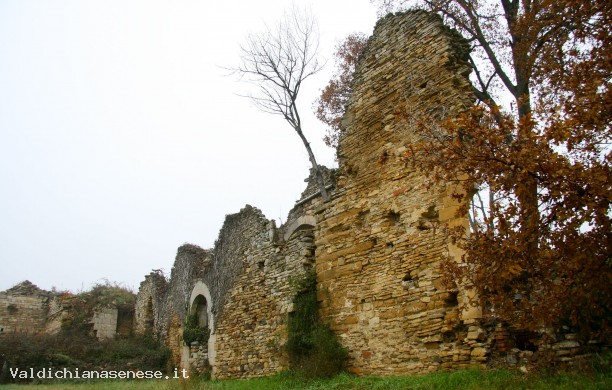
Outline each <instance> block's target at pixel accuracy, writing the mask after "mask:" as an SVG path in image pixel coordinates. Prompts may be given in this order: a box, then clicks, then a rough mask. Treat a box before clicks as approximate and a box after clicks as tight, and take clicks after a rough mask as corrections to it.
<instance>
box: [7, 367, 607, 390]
mask: <svg viewBox="0 0 612 390" xmlns="http://www.w3.org/2000/svg"><path fill="white" fill-rule="evenodd" d="M2 388H3V389H14V390H27V389H31V390H60V389H75V390H77V389H83V390H87V389H92V390H93V389H101V390H115V389H134V390H167V389H202V390H220V389H223V390H277V389H278V390H281V389H282V390H285V389H296V390H328V389H330V390H395V389H397V390H400V389H401V390H437V389H439V390H443V389H444V390H447V389H466V390H468V389H469V390H480V389H482V390H491V389H492V390H495V389H504V390H505V389H507V390H515V389H525V390H527V389H529V390H549V389H555V390H557V389H559V390H576V389H581V390H582V389H585V390H596V389H597V390H599V389H601V390H608V389H611V388H612V376H611V375H610V374H609V373H607V372H599V373H593V374H589V375H586V374H578V373H572V372H566V373H559V374H555V375H553V374H549V373H533V374H528V375H524V374H521V373H519V372H516V371H509V370H492V371H479V370H460V371H454V372H437V373H432V374H427V375H420V376H403V377H382V378H381V377H363V378H358V377H355V376H352V375H349V374H340V375H338V376H335V377H333V378H328V379H304V378H303V377H298V376H294V375H290V374H287V373H283V374H279V375H276V376H273V377H267V378H254V379H247V380H224V381H203V380H177V379H170V380H149V381H121V380H115V381H105V382H95V383H80V384H70V383H61V384H53V385H7V386H5V387H2Z"/></svg>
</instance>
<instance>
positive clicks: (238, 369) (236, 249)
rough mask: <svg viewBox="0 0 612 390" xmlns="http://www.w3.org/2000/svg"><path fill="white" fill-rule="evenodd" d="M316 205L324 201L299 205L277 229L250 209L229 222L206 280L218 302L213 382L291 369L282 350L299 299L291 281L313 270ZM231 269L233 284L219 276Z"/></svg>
mask: <svg viewBox="0 0 612 390" xmlns="http://www.w3.org/2000/svg"><path fill="white" fill-rule="evenodd" d="M306 198H308V197H307V196H306ZM318 204H320V198H314V199H310V200H308V201H306V202H304V203H301V204H298V205H297V206H296V207H295V208H294V210H292V212H290V214H289V217H288V220H287V223H286V224H284V225H283V226H281V227H279V228H276V227H275V225H274V222H273V221H269V220H267V219H266V218H265V217H264V216H263V214H261V212H260V211H259V210H257V209H254V208H251V207H250V206H247V208H245V209H243V210H241V212H240V213H239V214H237V215H235V216H233V217H232V218H230V217H228V219H226V224H225V225H224V227H223V229H222V230H221V233H220V235H219V239H218V241H217V242H216V244H215V248H214V250H213V252H214V257H213V259H214V260H213V266H212V269H211V272H210V274H208V275H205V277H204V278H203V280H204V281H205V282H207V285H208V286H211V290H212V291H211V292H212V296H213V301H214V300H215V299H218V300H219V301H220V304H219V305H218V306H217V305H215V307H216V309H214V310H216V314H217V316H218V317H217V322H216V327H215V330H214V332H215V340H216V341H215V343H216V345H215V358H214V362H213V374H214V377H215V378H219V379H221V378H246V377H255V376H265V375H272V374H274V373H277V372H279V371H282V370H283V369H286V368H287V363H288V362H287V356H286V353H285V350H284V345H285V343H286V341H287V321H288V317H289V315H290V313H291V312H292V311H293V306H292V300H293V296H294V295H295V291H294V288H293V287H292V282H291V281H292V280H293V279H296V278H299V277H301V276H302V275H303V274H304V273H305V272H306V271H307V270H309V269H312V267H313V265H314V224H315V217H314V210H315V209H316V207H317V205H318ZM229 262H231V264H227V263H229ZM228 266H229V267H234V268H233V269H234V272H233V273H234V276H233V277H232V278H230V279H229V280H228V278H227V276H226V277H223V276H224V275H221V274H220V272H218V271H215V270H217V269H226V268H227V267H228ZM217 291H218V292H219V293H217ZM221 291H226V292H225V294H224V296H223V295H222V294H220V292H221ZM215 297H217V298H215ZM213 303H214V302H213Z"/></svg>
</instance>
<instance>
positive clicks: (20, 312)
mask: <svg viewBox="0 0 612 390" xmlns="http://www.w3.org/2000/svg"><path fill="white" fill-rule="evenodd" d="M50 298H51V293H50V292H48V291H45V290H41V289H40V288H38V287H37V286H36V285H34V284H32V283H31V282H30V281H28V280H26V281H24V282H22V283H19V284H18V285H16V286H14V287H12V288H10V289H8V290H6V291H2V292H0V334H7V333H42V332H44V331H45V326H46V321H47V312H48V309H49V307H48V302H49V299H50Z"/></svg>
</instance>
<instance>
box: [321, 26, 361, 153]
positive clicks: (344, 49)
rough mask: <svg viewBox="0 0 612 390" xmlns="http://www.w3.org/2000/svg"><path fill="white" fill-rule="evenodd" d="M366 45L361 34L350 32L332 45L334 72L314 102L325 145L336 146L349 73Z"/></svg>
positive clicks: (349, 85)
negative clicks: (321, 123) (323, 124)
mask: <svg viewBox="0 0 612 390" xmlns="http://www.w3.org/2000/svg"><path fill="white" fill-rule="evenodd" d="M366 42H367V37H366V36H365V34H361V33H353V34H350V35H349V36H348V37H346V38H345V39H344V41H342V42H341V43H340V44H338V45H337V46H336V50H335V52H334V58H335V65H336V69H335V71H334V74H333V75H332V78H331V80H330V81H329V83H328V84H327V85H326V86H325V88H323V90H322V91H321V95H320V96H319V97H318V98H317V100H316V101H315V115H316V116H317V119H319V120H320V121H321V122H323V123H325V124H326V125H327V126H328V128H327V130H326V133H327V134H326V135H325V137H324V138H323V140H324V141H325V144H326V145H327V146H330V147H333V148H337V147H338V140H339V137H340V134H341V132H342V130H343V127H342V116H343V115H344V108H345V106H346V104H347V103H348V100H349V97H350V96H351V84H352V81H353V73H354V72H355V67H356V66H357V61H358V60H359V56H360V55H361V53H362V52H363V50H364V49H365V45H366Z"/></svg>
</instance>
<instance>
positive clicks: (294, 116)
mask: <svg viewBox="0 0 612 390" xmlns="http://www.w3.org/2000/svg"><path fill="white" fill-rule="evenodd" d="M318 48H319V40H318V31H317V24H316V21H315V20H314V18H313V17H312V15H311V14H310V13H308V12H300V11H299V10H297V9H295V8H294V9H293V10H292V12H291V13H285V15H284V18H283V19H281V20H280V22H279V23H278V25H277V26H276V28H274V29H272V28H270V27H268V26H266V28H265V30H263V31H262V32H260V33H258V34H251V35H249V36H248V37H247V38H246V42H245V44H244V45H242V46H240V53H241V55H240V59H241V63H240V65H239V66H238V67H236V68H231V70H232V71H233V72H234V73H236V74H238V75H239V77H240V78H241V79H244V80H245V81H247V82H249V83H251V84H254V85H256V86H257V87H258V89H259V93H258V94H257V95H246V97H249V98H250V99H251V100H252V101H253V103H254V104H255V106H256V107H257V108H259V109H260V110H261V111H263V112H266V113H270V114H275V115H281V116H282V117H283V119H285V121H287V123H289V125H290V126H291V127H292V128H293V130H294V131H295V132H296V133H297V134H298V136H299V137H300V139H301V140H302V142H303V144H304V146H305V148H306V151H307V152H308V157H309V159H310V162H311V164H312V168H313V170H314V173H315V178H316V180H317V184H318V186H319V190H320V192H321V195H322V197H323V199H324V200H325V201H327V200H329V195H328V193H327V189H326V188H325V180H324V178H323V174H322V172H321V170H320V169H319V165H318V164H317V161H316V159H315V155H314V153H313V151H312V148H311V147H310V143H309V142H308V140H307V139H306V137H305V136H304V133H303V129H302V121H301V118H300V114H299V110H298V107H297V98H298V94H299V92H300V88H301V87H302V83H303V82H304V81H305V80H306V79H308V78H310V77H311V76H313V75H315V74H317V73H318V72H319V71H320V70H321V69H322V68H323V64H322V63H321V62H320V61H319V60H318Z"/></svg>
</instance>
